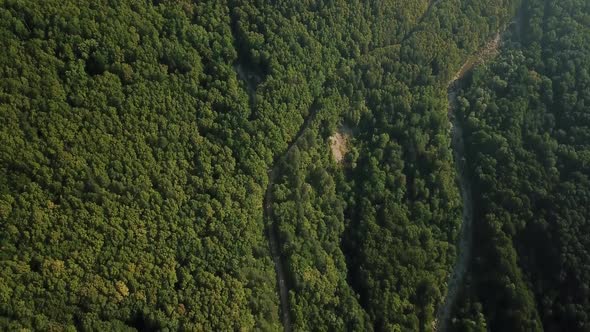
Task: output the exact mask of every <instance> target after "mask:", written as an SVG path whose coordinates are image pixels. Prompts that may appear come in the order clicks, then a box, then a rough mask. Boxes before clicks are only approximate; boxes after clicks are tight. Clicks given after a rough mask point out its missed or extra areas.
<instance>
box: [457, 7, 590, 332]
mask: <svg viewBox="0 0 590 332" xmlns="http://www.w3.org/2000/svg"><path fill="white" fill-rule="evenodd" d="M589 13H590V8H588V4H587V2H586V1H566V2H559V1H527V2H525V5H524V7H523V8H522V10H521V15H520V17H519V20H518V21H517V22H516V23H515V25H514V27H513V29H512V31H511V35H510V36H509V38H507V40H508V42H507V45H506V49H505V51H504V52H503V54H502V55H501V56H500V57H499V58H498V59H497V60H496V61H494V62H493V63H492V64H491V65H490V66H489V67H487V68H483V69H481V70H477V71H475V72H474V74H473V77H472V79H471V81H470V82H469V85H468V87H467V88H466V89H464V91H463V96H462V97H459V99H460V100H462V104H463V107H462V110H461V114H462V116H463V118H464V122H465V127H466V131H465V137H466V141H467V142H468V156H469V158H468V162H469V165H470V169H471V173H472V174H471V176H472V178H473V180H474V183H475V186H474V188H476V189H477V190H476V192H477V194H476V196H477V197H476V198H477V200H476V204H477V205H476V209H475V210H476V211H478V213H477V215H478V218H477V219H476V220H477V221H478V226H476V229H477V230H478V231H477V232H476V238H477V240H476V243H479V244H480V245H479V246H478V247H477V248H476V253H477V255H476V257H475V260H474V266H473V273H474V281H475V283H474V285H473V287H471V293H472V295H471V296H472V297H473V298H476V299H477V301H479V302H481V303H482V304H483V308H482V310H481V311H482V312H483V313H484V314H485V315H486V317H487V320H488V323H489V324H488V326H489V327H490V328H491V329H492V330H494V331H508V330H510V331H530V330H541V329H544V330H547V331H587V330H588V328H589V326H590V317H589V316H588V313H589V312H590V301H589V299H590V293H589V291H590V285H589V282H590V269H589V266H590V256H588V254H587V248H589V247H590V242H588V237H587V230H588V227H589V224H588V220H590V219H589V217H590V211H589V210H588V206H589V201H588V195H587V192H588V190H590V187H589V185H590V182H589V181H588V175H589V170H588V165H587V163H586V151H587V149H588V144H589V142H590V141H589V140H588V138H589V137H588V134H587V133H586V132H587V131H588V116H587V114H586V113H587V105H590V94H589V93H588V91H590V89H589V87H590V77H589V76H588V75H587V73H588V71H589V70H590V48H589V46H588V45H590V44H589V42H590V30H589V28H588V25H587V24H585V23H584V22H587V17H588V15H589Z"/></svg>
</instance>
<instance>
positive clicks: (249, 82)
mask: <svg viewBox="0 0 590 332" xmlns="http://www.w3.org/2000/svg"><path fill="white" fill-rule="evenodd" d="M234 69H235V70H236V73H237V74H238V77H239V78H240V79H241V80H242V81H244V82H245V83H246V88H247V90H248V96H249V98H250V103H251V106H254V102H255V96H256V85H257V84H258V83H259V82H260V81H261V78H260V77H259V76H257V75H256V74H254V73H247V72H246V71H245V70H244V68H243V67H242V66H241V65H239V64H237V65H235V66H234ZM317 111H318V107H316V105H315V104H312V106H311V108H310V113H309V115H308V116H307V118H305V120H304V121H303V124H302V125H301V127H299V131H298V132H297V134H296V135H295V137H294V138H293V139H292V140H291V142H289V144H288V146H287V149H286V150H285V152H284V153H283V154H282V155H279V156H278V158H275V161H274V163H273V166H272V167H271V168H270V169H268V171H267V173H268V185H267V186H266V191H265V194H264V201H263V203H262V205H263V207H264V222H265V226H266V235H267V237H268V243H269V247H270V254H271V257H272V260H273V262H274V265H275V273H276V274H277V287H278V291H279V300H280V303H281V321H282V323H283V328H284V330H285V332H291V316H290V305H289V286H288V285H287V277H286V275H287V272H286V270H285V265H284V264H283V257H282V256H281V250H280V246H279V240H278V239H279V230H278V228H277V225H276V224H275V223H273V221H272V203H273V199H272V187H273V185H274V183H275V182H276V178H277V175H278V162H277V161H279V160H281V159H282V158H283V157H285V156H286V155H287V154H289V152H291V150H292V149H293V147H294V146H295V145H296V143H297V141H298V140H299V139H300V138H301V137H302V136H303V134H304V133H305V130H306V129H307V128H308V127H309V125H310V124H311V120H312V119H313V118H314V117H315V115H316V114H317Z"/></svg>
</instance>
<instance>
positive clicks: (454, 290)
mask: <svg viewBox="0 0 590 332" xmlns="http://www.w3.org/2000/svg"><path fill="white" fill-rule="evenodd" d="M500 42H501V34H500V33H497V34H496V36H495V37H494V39H492V40H491V41H489V42H488V43H487V44H486V45H484V46H483V47H482V48H481V49H480V50H479V51H478V52H477V53H476V54H475V55H473V56H471V57H469V58H468V59H467V61H465V63H464V64H463V66H461V69H459V71H458V72H457V73H456V74H455V76H454V77H453V79H452V80H451V81H450V82H449V84H448V87H447V91H448V100H449V117H450V119H451V121H452V138H451V146H452V149H453V157H454V159H455V167H456V169H457V178H458V182H459V187H460V190H461V197H462V199H463V221H462V224H461V233H460V235H459V243H458V247H457V250H458V255H457V261H456V262H455V267H454V268H453V271H452V273H451V277H450V279H449V283H448V288H447V295H446V296H445V299H444V302H443V304H442V306H441V307H439V309H438V312H437V316H436V320H435V321H434V322H433V325H434V330H435V331H438V332H444V331H446V330H447V328H448V325H449V320H450V318H451V313H452V309H453V305H454V304H455V302H456V299H457V296H458V294H459V290H460V289H461V285H462V284H463V281H464V279H465V275H466V274H467V269H468V267H469V260H470V258H471V250H472V248H473V195H472V191H471V182H470V179H469V178H468V176H467V174H466V172H465V167H466V165H465V142H464V137H463V125H462V123H461V121H459V119H457V117H456V116H454V114H453V110H454V109H455V108H456V107H457V92H458V90H459V88H460V81H461V80H462V79H463V77H465V75H466V74H467V73H469V72H470V71H471V70H472V69H473V68H475V66H477V65H479V64H481V63H483V62H485V61H487V60H489V59H491V58H492V57H494V56H495V55H496V54H498V47H499V46H500Z"/></svg>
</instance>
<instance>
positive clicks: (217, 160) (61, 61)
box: [0, 1, 280, 330]
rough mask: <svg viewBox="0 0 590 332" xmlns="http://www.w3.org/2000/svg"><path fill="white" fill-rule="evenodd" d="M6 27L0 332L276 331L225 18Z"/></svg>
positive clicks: (83, 15) (109, 6) (139, 14)
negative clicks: (76, 331) (125, 331)
mask: <svg viewBox="0 0 590 332" xmlns="http://www.w3.org/2000/svg"><path fill="white" fill-rule="evenodd" d="M0 13H1V14H0V15H1V16H2V19H1V20H0V21H1V23H0V24H1V29H0V31H1V32H0V33H1V38H0V42H1V43H2V49H3V50H4V51H3V52H2V56H0V61H1V62H2V65H1V67H0V68H1V70H2V74H1V75H2V79H0V85H1V94H0V99H1V106H0V109H1V111H0V118H1V123H2V126H1V129H0V136H1V141H2V144H0V146H1V147H0V151H1V152H0V160H1V162H0V163H1V165H2V167H1V171H0V172H2V173H1V175H0V178H1V179H0V195H1V198H0V206H1V211H2V212H1V215H0V218H1V219H2V231H1V235H0V239H1V247H2V250H1V253H0V255H1V257H2V259H1V262H2V266H1V268H0V271H1V272H0V274H1V276H0V289H1V292H0V293H1V294H2V295H1V298H2V300H1V301H0V303H1V308H0V312H1V316H2V317H3V318H2V319H1V320H0V324H2V329H7V330H16V329H17V328H19V327H32V328H34V329H38V330H49V329H71V328H73V327H74V326H75V327H77V328H84V329H89V330H111V329H114V330H117V329H120V328H122V327H124V326H129V327H136V328H141V329H161V328H171V329H176V328H183V329H197V330H232V329H236V328H238V327H242V328H245V329H252V328H255V327H256V328H262V329H270V330H276V329H278V328H279V326H280V322H279V320H278V299H277V297H276V293H275V280H274V274H273V267H272V261H271V259H270V257H269V256H268V249H267V248H268V245H267V242H266V239H265V238H264V233H263V227H262V219H261V216H262V213H261V210H260V209H259V207H260V205H261V203H260V202H261V201H262V193H263V191H264V188H263V186H264V183H263V180H261V179H264V177H265V171H266V166H265V158H266V156H267V155H271V152H270V151H269V147H267V146H266V145H265V144H264V141H262V140H257V139H255V137H256V135H259V134H258V133H259V131H258V130H256V129H255V125H253V124H252V123H251V122H250V121H248V117H249V116H250V113H251V110H250V108H249V107H248V97H247V94H246V92H245V91H244V89H240V83H239V81H238V79H237V77H236V73H235V71H234V70H233V68H232V64H233V63H234V62H235V60H236V58H237V52H236V50H235V49H234V47H233V37H232V30H231V22H230V17H231V16H230V14H229V9H228V7H227V6H225V5H221V4H215V3H211V4H192V3H190V2H181V3H168V2H162V3H160V4H158V5H151V4H146V3H145V2H142V1H129V2H121V1H109V2H94V3H92V4H89V5H88V6H85V7H79V3H78V2H76V1H44V2H37V1H6V2H2V6H1V9H0Z"/></svg>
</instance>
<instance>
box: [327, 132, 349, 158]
mask: <svg viewBox="0 0 590 332" xmlns="http://www.w3.org/2000/svg"><path fill="white" fill-rule="evenodd" d="M351 133H352V131H351V130H350V129H349V128H346V127H342V128H340V130H338V131H337V132H336V133H334V135H332V136H330V149H331V150H332V156H334V160H336V162H338V163H340V162H342V160H343V159H344V156H345V155H346V152H348V144H349V141H350V136H351Z"/></svg>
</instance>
